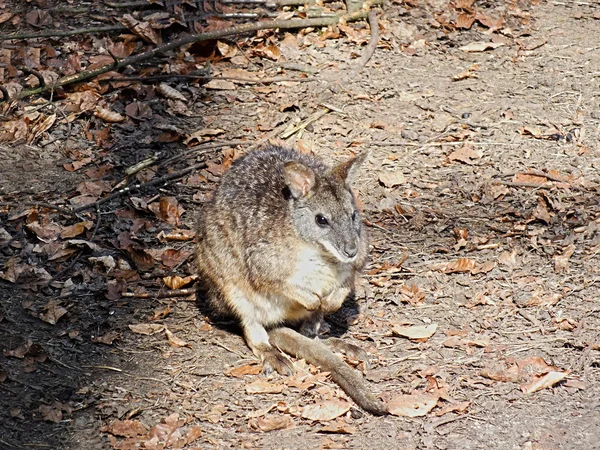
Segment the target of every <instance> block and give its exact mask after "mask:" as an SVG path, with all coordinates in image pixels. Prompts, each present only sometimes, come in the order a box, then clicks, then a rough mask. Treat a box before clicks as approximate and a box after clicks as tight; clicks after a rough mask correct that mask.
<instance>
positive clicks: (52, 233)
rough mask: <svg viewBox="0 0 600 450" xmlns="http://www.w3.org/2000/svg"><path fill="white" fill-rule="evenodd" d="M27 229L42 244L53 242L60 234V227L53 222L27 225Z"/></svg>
mask: <svg viewBox="0 0 600 450" xmlns="http://www.w3.org/2000/svg"><path fill="white" fill-rule="evenodd" d="M27 228H28V229H29V230H30V231H33V232H34V233H35V234H36V236H37V237H38V238H39V239H40V240H41V241H43V242H50V241H53V240H55V239H56V238H57V237H58V234H59V233H60V226H59V225H57V224H55V223H54V222H48V223H46V224H44V225H41V224H39V223H38V222H33V223H28V224H27Z"/></svg>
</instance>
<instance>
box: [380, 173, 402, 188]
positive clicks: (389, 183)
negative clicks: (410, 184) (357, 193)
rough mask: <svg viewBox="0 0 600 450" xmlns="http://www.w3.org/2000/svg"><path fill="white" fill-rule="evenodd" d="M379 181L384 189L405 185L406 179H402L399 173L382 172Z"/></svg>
mask: <svg viewBox="0 0 600 450" xmlns="http://www.w3.org/2000/svg"><path fill="white" fill-rule="evenodd" d="M379 181H380V182H381V183H382V184H383V185H384V186H385V187H389V188H391V187H394V186H398V185H400V184H404V183H406V178H405V177H404V175H403V174H402V172H399V171H394V172H382V173H380V174H379Z"/></svg>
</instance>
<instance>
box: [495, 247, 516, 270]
mask: <svg viewBox="0 0 600 450" xmlns="http://www.w3.org/2000/svg"><path fill="white" fill-rule="evenodd" d="M498 263H499V264H502V265H504V266H508V267H509V268H511V269H514V268H515V267H517V250H516V249H513V250H512V251H511V252H509V251H504V252H502V253H501V254H500V256H498Z"/></svg>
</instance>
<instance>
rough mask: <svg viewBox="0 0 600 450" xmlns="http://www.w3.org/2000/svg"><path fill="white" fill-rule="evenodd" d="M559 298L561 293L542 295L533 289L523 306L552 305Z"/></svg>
mask: <svg viewBox="0 0 600 450" xmlns="http://www.w3.org/2000/svg"><path fill="white" fill-rule="evenodd" d="M561 298H562V295H561V294H558V293H553V294H545V295H544V294H543V293H542V292H539V291H535V292H534V293H533V294H532V295H531V297H529V298H528V299H527V300H526V301H525V303H524V304H523V306H552V305H556V304H557V303H558V301H559V300H560V299H561Z"/></svg>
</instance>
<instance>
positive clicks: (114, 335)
mask: <svg viewBox="0 0 600 450" xmlns="http://www.w3.org/2000/svg"><path fill="white" fill-rule="evenodd" d="M116 339H121V334H120V333H119V332H118V331H109V332H108V333H106V334H104V335H102V336H95V337H93V338H92V342H95V343H99V344H105V345H112V343H113V342H114V341H115V340H116Z"/></svg>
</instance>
